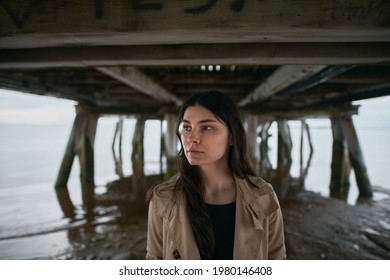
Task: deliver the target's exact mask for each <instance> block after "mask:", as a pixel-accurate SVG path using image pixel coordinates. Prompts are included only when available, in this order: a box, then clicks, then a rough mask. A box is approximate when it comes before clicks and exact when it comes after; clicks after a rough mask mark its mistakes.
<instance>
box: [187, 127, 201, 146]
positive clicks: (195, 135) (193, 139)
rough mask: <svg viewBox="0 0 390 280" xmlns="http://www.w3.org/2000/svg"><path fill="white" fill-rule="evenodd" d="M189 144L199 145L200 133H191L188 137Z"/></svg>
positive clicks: (194, 131)
mask: <svg viewBox="0 0 390 280" xmlns="http://www.w3.org/2000/svg"><path fill="white" fill-rule="evenodd" d="M187 141H188V143H199V142H200V138H199V133H198V132H197V131H196V130H193V131H191V134H190V135H188V137H187Z"/></svg>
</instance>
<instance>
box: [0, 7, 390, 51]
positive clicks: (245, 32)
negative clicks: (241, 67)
mask: <svg viewBox="0 0 390 280" xmlns="http://www.w3.org/2000/svg"><path fill="white" fill-rule="evenodd" d="M0 3H1V5H0V26H1V27H2V28H0V36H1V37H2V39H3V40H2V44H0V47H10V48H14V47H21V46H29V47H43V46H65V45H99V44H100V45H107V44H121V45H134V44H169V43H175V44H183V43H192V42H202V43H211V42H213V43H226V42H237V43H243V42H277V41H278V42H304V41H306V42H309V41H312V42H313V41H315V42H331V41H333V42H335V41H342V42H348V41H349V42H367V41H372V42H379V41H389V40H390V38H389V36H388V34H389V33H388V32H389V20H388V19H389V11H390V3H389V1H383V0H354V1H350V0H338V1H320V0H301V1H289V0H281V1H255V0H252V1H245V0H236V1H233V0H232V1H192V0H184V1H177V0H164V1H162V0H154V1H142V0H128V1H123V0H111V1H109V4H108V1H90V0H79V1H71V2H69V1H66V2H63V1H62V2H58V1H25V0H14V1H1V2H0Z"/></svg>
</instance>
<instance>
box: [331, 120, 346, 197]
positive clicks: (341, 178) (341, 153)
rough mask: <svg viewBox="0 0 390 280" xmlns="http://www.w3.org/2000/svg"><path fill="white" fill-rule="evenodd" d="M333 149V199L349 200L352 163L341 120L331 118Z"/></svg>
mask: <svg viewBox="0 0 390 280" xmlns="http://www.w3.org/2000/svg"><path fill="white" fill-rule="evenodd" d="M331 124H332V134H333V148H332V163H331V177H330V186H329V188H330V192H331V195H332V196H333V197H338V198H344V199H346V198H347V195H348V190H349V185H350V183H349V176H350V171H351V167H350V163H349V158H348V147H347V143H346V140H345V137H344V133H343V129H342V123H341V120H340V118H331Z"/></svg>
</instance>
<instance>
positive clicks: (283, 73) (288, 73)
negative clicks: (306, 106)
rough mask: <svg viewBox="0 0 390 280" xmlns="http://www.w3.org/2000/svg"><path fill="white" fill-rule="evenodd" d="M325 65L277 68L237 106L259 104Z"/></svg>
mask: <svg viewBox="0 0 390 280" xmlns="http://www.w3.org/2000/svg"><path fill="white" fill-rule="evenodd" d="M325 67H326V66H325V65H288V66H282V67H279V68H278V69H277V70H276V71H275V72H274V73H273V74H272V75H270V76H269V77H268V78H267V79H266V80H265V81H264V82H263V83H261V84H260V85H259V86H258V87H256V88H255V89H254V91H253V92H251V93H249V94H248V95H247V96H246V97H245V98H244V99H243V100H242V101H240V102H239V103H238V105H239V106H245V105H248V104H250V103H261V102H262V101H264V100H266V99H267V98H269V97H271V96H272V95H274V94H276V93H278V92H279V91H281V90H283V89H285V88H287V87H288V86H290V85H292V84H294V83H296V82H297V81H300V80H302V79H305V78H309V77H311V76H313V75H314V74H316V73H318V72H319V71H321V70H322V69H324V68H325Z"/></svg>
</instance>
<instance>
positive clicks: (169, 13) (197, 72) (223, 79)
mask: <svg viewBox="0 0 390 280" xmlns="http://www.w3.org/2000/svg"><path fill="white" fill-rule="evenodd" d="M201 2H202V1H201ZM389 19H390V2H388V1H381V0H370V1H366V0H356V1H353V3H352V2H351V1H347V0H340V1H316V0H305V1H299V3H297V2H296V1H287V0H286V1H279V2H277V3H276V2H273V1H209V2H208V3H207V1H204V3H196V2H194V1H172V0H170V1H158V0H156V1H135V0H133V1H119V0H116V1H110V3H109V4H108V2H106V1H92V0H82V1H65V2H61V3H59V2H58V1H57V2H56V1H43V2H39V1H32V2H31V3H30V2H28V1H23V0H15V1H0V26H1V27H0V88H4V89H11V90H16V91H21V92H27V93H30V94H37V95H46V96H54V97H58V98H63V99H70V100H74V101H77V103H78V105H77V108H76V112H77V114H76V118H75V120H74V125H73V129H72V132H71V134H70V136H69V140H68V144H67V146H66V148H65V153H64V157H63V160H62V164H61V167H60V170H59V173H58V177H57V180H56V182H55V190H56V193H57V197H58V199H59V203H60V205H61V208H62V210H63V212H64V215H65V216H67V217H74V215H75V206H74V205H73V203H72V201H71V199H70V196H69V193H68V189H67V188H68V178H69V173H70V170H71V168H72V164H73V162H74V159H75V158H76V157H77V158H78V160H79V162H80V180H81V185H82V199H83V207H84V208H85V210H86V213H87V214H88V213H91V212H93V209H94V203H95V199H94V188H95V183H94V175H95V174H94V138H95V134H96V130H97V129H99V128H98V125H97V124H98V119H99V118H100V117H102V116H105V115H117V116H118V125H117V128H116V132H115V135H113V144H112V150H113V156H114V161H115V164H116V166H115V168H116V171H117V174H118V177H119V178H123V169H122V145H123V142H122V140H121V139H122V126H123V119H124V118H134V119H136V120H137V123H136V128H135V133H134V137H133V140H132V146H133V147H132V148H133V150H132V151H133V153H132V155H131V159H132V169H133V180H134V184H133V185H134V186H138V187H137V188H138V189H137V193H138V195H139V196H142V194H143V192H144V191H145V189H144V187H145V184H146V183H145V182H146V181H147V179H146V178H145V176H144V164H145V162H144V147H143V139H144V126H145V121H146V120H148V119H158V120H160V121H161V127H162V128H163V127H164V129H165V130H164V133H163V136H162V138H161V139H156V143H157V141H158V142H160V143H162V145H161V150H162V151H161V155H162V156H161V160H165V162H166V168H165V169H164V170H163V172H164V173H165V176H166V177H169V176H171V175H172V174H174V173H175V162H176V154H177V150H176V149H177V138H176V131H175V120H176V113H177V111H178V108H179V106H180V105H181V104H182V102H183V101H184V100H186V99H187V98H188V97H189V96H190V95H191V94H193V93H195V92H199V91H207V90H216V91H221V92H223V93H225V94H227V95H229V96H230V97H231V98H232V99H233V101H234V102H236V103H237V105H238V106H239V108H240V110H241V112H242V114H243V117H244V119H245V123H246V125H247V133H248V137H249V142H250V148H251V151H252V155H253V157H254V159H255V161H256V164H257V170H258V172H259V174H261V175H262V176H264V177H265V178H269V180H270V181H272V183H273V184H274V186H275V188H276V190H277V193H278V195H279V196H280V198H281V199H282V198H283V197H285V196H286V195H287V193H288V191H289V188H290V187H291V185H296V186H298V188H302V187H303V185H304V178H305V176H306V174H307V167H308V165H310V157H309V159H308V161H307V162H305V161H304V159H303V156H301V159H300V166H301V174H300V176H299V178H292V177H291V176H290V168H291V164H292V156H291V150H292V141H291V134H290V128H289V124H288V121H290V120H299V121H301V122H302V133H301V151H302V149H303V145H304V139H306V142H307V144H308V145H309V147H310V149H311V153H312V152H315V151H313V149H312V145H311V138H310V128H309V127H308V125H307V123H306V120H308V119H311V118H326V119H330V120H331V127H332V128H331V129H332V133H333V154H332V166H331V169H332V170H331V178H329V187H330V190H331V193H332V194H333V195H334V196H337V197H343V196H345V193H346V192H347V191H348V187H349V181H348V180H349V175H350V172H351V170H352V169H353V170H354V173H355V175H356V181H357V185H358V188H359V193H360V195H361V196H362V197H371V196H372V192H373V191H372V186H371V183H370V180H369V178H368V175H367V168H369V167H367V166H366V164H365V161H364V158H363V153H362V149H364V147H361V146H360V144H359V140H358V132H357V131H356V129H355V127H354V124H353V121H352V116H353V115H354V114H357V113H358V108H357V107H356V106H354V105H353V104H352V102H353V101H356V100H362V99H368V98H374V97H379V96H386V95H390V82H389V81H390V63H389V62H390V21H389ZM273 123H276V124H277V127H278V145H277V147H278V148H277V159H278V160H277V167H276V168H275V169H273V168H272V166H271V164H270V160H269V154H268V153H269V148H268V140H269V134H268V131H269V128H270V126H271V125H272V124H273ZM258 139H261V141H260V143H258ZM301 155H302V152H301Z"/></svg>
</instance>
